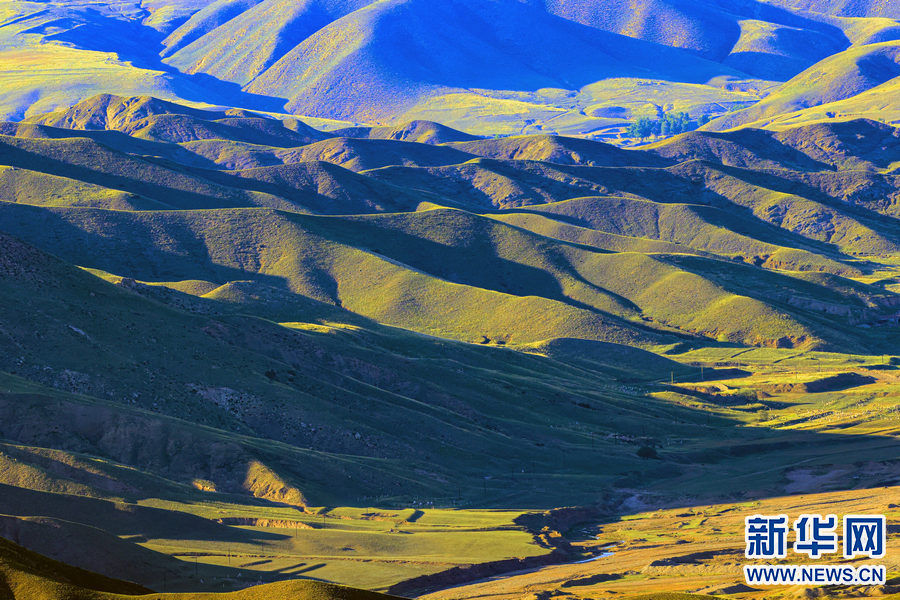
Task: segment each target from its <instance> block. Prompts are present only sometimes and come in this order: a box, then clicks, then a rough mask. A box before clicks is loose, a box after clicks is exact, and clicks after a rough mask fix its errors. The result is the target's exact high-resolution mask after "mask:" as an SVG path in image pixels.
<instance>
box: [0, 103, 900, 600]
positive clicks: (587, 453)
mask: <svg viewBox="0 0 900 600" xmlns="http://www.w3.org/2000/svg"><path fill="white" fill-rule="evenodd" d="M896 139H897V135H896V130H895V129H894V128H892V127H889V126H886V125H884V124H879V123H875V122H872V121H866V120H859V121H848V122H846V123H841V124H817V125H806V126H803V127H798V128H794V129H791V128H788V129H785V130H782V131H777V132H773V131H764V130H754V129H744V130H740V131H730V132H707V131H699V132H691V133H687V134H683V135H681V136H677V137H675V138H672V139H670V140H665V141H662V142H659V143H655V144H651V145H649V146H646V147H644V148H642V149H638V150H625V149H621V148H616V147H614V146H611V145H608V144H604V143H601V142H596V141H591V140H585V139H577V138H571V137H563V136H551V135H534V136H516V137H510V138H497V139H486V138H478V139H469V138H468V137H467V136H466V135H464V134H462V133H460V132H455V131H453V130H450V129H448V128H444V127H442V126H438V125H435V124H430V123H413V124H410V125H408V126H401V127H398V128H384V129H380V128H366V127H361V128H352V129H343V130H338V131H333V132H331V133H328V132H324V131H318V130H315V129H313V128H312V127H310V126H308V125H305V124H304V123H302V122H300V121H297V120H291V119H286V118H278V117H274V116H265V115H251V114H247V113H240V114H238V113H234V112H232V113H226V112H221V111H219V112H216V111H200V110H198V109H194V108H190V107H182V106H180V105H178V104H175V103H169V102H161V101H157V100H155V99H152V98H137V99H131V98H116V97H112V96H98V97H95V98H92V99H88V100H86V101H84V102H82V103H81V104H80V105H78V106H75V107H73V108H71V109H66V110H62V111H57V112H54V113H50V114H45V115H42V114H37V115H34V116H33V117H32V118H31V119H30V120H29V122H28V123H6V124H2V125H0V144H2V145H0V149H2V151H0V248H2V252H0V305H2V306H3V307H4V310H3V311H2V312H0V440H2V444H0V486H2V489H0V533H2V534H3V535H4V536H6V537H8V538H11V539H13V540H14V541H17V543H21V544H23V545H25V546H27V547H29V548H31V549H33V550H36V551H38V552H42V553H45V554H47V555H49V556H52V557H53V558H55V559H59V560H63V561H64V562H67V563H69V564H72V565H75V566H76V567H81V568H86V569H90V570H92V571H97V572H100V573H102V574H104V575H106V576H116V575H118V576H120V577H125V578H126V579H130V580H133V581H137V582H139V583H140V584H141V585H145V586H148V587H152V588H154V589H159V588H160V587H161V586H162V587H164V589H166V590H176V591H179V592H192V591H198V592H199V591H210V590H220V589H221V590H239V589H243V588H247V584H249V583H253V582H257V583H262V584H268V585H272V586H276V587H273V588H269V587H265V586H264V587H262V588H259V587H258V586H257V587H252V588H247V589H246V591H244V592H241V593H244V594H250V596H249V597H256V596H254V594H257V595H258V594H269V593H276V594H281V593H295V591H292V590H294V588H293V587H291V586H301V583H299V582H293V583H291V582H290V581H289V580H296V579H297V577H306V576H311V577H315V578H319V579H322V580H325V581H334V582H342V583H347V584H353V585H358V586H364V587H369V588H371V589H380V590H387V589H390V588H391V586H394V585H399V584H400V583H401V582H404V581H410V580H413V579H415V578H417V577H425V576H428V577H430V576H438V579H440V577H441V576H442V575H441V573H443V572H445V571H451V570H453V569H458V568H468V567H467V565H471V564H473V563H479V564H480V563H485V562H491V561H494V560H506V561H513V562H512V563H510V565H512V567H515V568H516V569H519V568H523V567H526V566H528V565H534V564H546V561H550V562H553V561H557V562H558V561H560V560H563V559H565V560H568V559H569V558H573V557H571V556H569V555H568V554H566V552H570V551H569V550H566V548H567V546H565V544H562V543H558V544H557V542H553V540H554V539H555V538H554V537H553V536H551V535H550V534H547V533H544V534H534V533H533V532H532V533H529V532H528V531H526V529H525V528H524V526H523V525H522V524H521V523H519V522H518V521H515V520H514V519H516V518H517V515H519V514H520V513H521V510H522V507H536V508H541V509H544V508H548V507H553V506H560V505H563V504H572V503H579V504H594V505H598V506H600V507H601V508H602V510H613V511H616V510H619V509H620V508H619V507H622V506H625V505H626V504H627V503H628V502H631V501H632V500H630V498H632V494H633V492H626V491H623V490H635V489H639V490H653V491H652V493H653V494H659V495H660V497H662V496H665V494H666V493H667V492H665V490H667V489H669V488H671V489H676V488H677V490H678V494H686V495H689V496H694V495H696V496H698V497H704V498H705V497H708V496H710V495H719V496H723V495H724V496H727V497H728V498H732V499H733V498H735V497H737V496H736V495H738V494H742V493H744V494H745V493H747V492H746V489H747V488H746V482H747V477H748V473H750V472H753V471H754V469H758V466H757V465H758V464H759V463H760V461H765V462H766V463H767V464H771V465H772V467H771V469H769V471H766V475H765V476H764V477H762V478H761V479H759V481H758V482H757V483H755V484H754V485H755V486H756V487H755V488H754V489H753V492H752V493H753V494H754V495H773V494H782V493H785V492H786V491H787V490H788V488H790V487H791V486H793V485H794V479H792V477H793V475H792V474H793V473H794V470H795V469H796V465H798V464H806V463H807V462H809V461H816V463H815V464H816V465H819V467H818V468H831V469H838V470H840V469H849V468H850V466H848V465H849V464H850V463H851V462H859V461H860V460H868V461H872V462H873V463H877V464H880V462H879V461H882V460H884V457H885V456H886V455H887V453H890V452H891V450H890V443H891V442H890V439H889V437H888V436H887V434H884V431H888V432H889V431H892V430H890V428H889V426H888V425H884V427H888V428H887V429H884V430H882V429H879V427H881V424H882V418H883V417H884V415H886V414H888V413H887V412H885V411H886V410H887V409H885V408H884V407H883V406H882V405H881V404H878V406H877V407H874V408H871V409H870V410H871V411H872V412H871V413H867V414H869V416H868V417H866V418H865V419H857V418H856V417H855V416H854V415H855V414H856V413H855V412H854V411H855V410H856V409H855V408H853V407H855V406H857V405H858V403H859V402H860V398H862V397H863V396H865V394H870V395H871V394H875V395H871V398H890V394H891V393H893V391H892V390H893V387H892V386H893V385H894V383H895V382H894V380H893V379H892V377H893V375H892V371H891V370H890V366H891V365H890V364H881V363H889V362H890V361H889V360H888V358H887V355H894V354H897V353H898V347H897V345H896V343H897V339H898V337H897V331H898V329H897V324H896V315H897V311H898V309H900V297H898V295H897V293H898V288H897V277H898V275H897V268H898V267H897V265H898V264H900V260H898V254H900V248H898V245H900V231H898V228H897V225H896V215H897V202H896V200H897V198H898V191H897V190H898V180H897V179H896V175H895V174H894V173H893V170H894V169H895V165H894V162H893V158H892V156H893V150H894V149H895V147H896ZM848 352H855V353H857V354H858V356H850V355H848V354H847V353H848ZM874 354H880V355H882V356H879V357H878V358H877V359H876V358H874V357H873V356H872V355H874ZM748 357H749V358H748ZM753 357H759V358H753ZM745 361H746V362H745ZM876 361H877V362H878V363H879V364H878V365H877V367H878V369H883V371H882V370H877V369H876V365H875V362H876ZM795 363H796V364H799V365H802V373H799V374H798V373H794V372H792V371H790V370H785V369H790V368H792V366H793V365H794V364H795ZM835 365H837V367H838V368H840V369H841V373H844V375H843V376H844V377H849V378H851V379H852V380H853V381H854V382H856V384H858V385H856V384H854V386H853V387H851V389H850V391H849V392H845V390H843V389H839V390H834V391H829V392H824V395H823V396H817V392H812V391H811V390H812V388H815V386H816V385H822V386H826V387H827V385H826V384H827V382H828V381H830V379H829V376H828V375H822V374H820V373H821V371H822V369H823V366H827V367H829V368H830V367H832V366H835ZM869 367H871V370H866V371H865V373H863V374H861V373H859V372H857V371H862V370H863V368H867V369H868V368H869ZM854 369H855V370H854ZM710 373H712V374H710ZM870 373H872V374H874V376H873V375H869V374H870ZM726 377H734V378H735V379H734V380H727V381H728V383H719V382H720V381H722V380H723V379H724V378H726ZM816 377H819V379H821V380H822V381H825V382H826V383H821V384H810V383H809V381H818V380H817V379H815V378H816ZM708 379H711V380H709V381H708ZM690 381H695V383H685V382H690ZM868 386H872V388H871V389H876V390H881V391H878V392H877V393H876V392H871V389H870V388H869V387H868ZM856 388H859V390H858V391H857V389H856ZM766 390H768V391H766ZM785 390H787V391H785ZM866 390H870V391H866ZM807 393H809V396H812V399H810V400H807V399H806V398H807V395H804V394H807ZM878 394H880V395H878ZM773 395H774V396H776V399H771V398H772V396H773ZM865 397H866V398H868V397H869V396H865ZM829 402H832V403H836V404H834V406H837V407H842V408H840V409H835V408H834V407H833V406H832V405H831V404H829ZM867 402H868V401H867ZM879 402H881V401H880V400H879ZM795 406H796V407H797V408H795ZM829 406H832V409H831V412H828V411H826V410H825V409H826V408H827V407H829ZM809 410H814V411H819V410H821V411H824V412H823V413H822V414H826V413H827V414H829V415H833V414H839V415H842V417H841V418H842V419H845V420H844V421H840V422H839V424H838V425H837V426H835V427H837V429H839V430H841V431H843V430H844V429H846V428H859V429H860V431H859V432H858V433H859V435H849V434H844V433H838V432H837V430H835V431H832V429H830V427H833V425H832V423H831V421H822V422H821V426H819V424H820V421H819V420H818V419H819V418H822V419H825V418H826V417H817V418H816V419H815V420H813V421H812V423H813V425H811V426H809V427H807V426H805V425H804V426H803V427H799V428H794V424H795V423H797V421H796V419H797V418H798V417H797V414H799V412H798V411H809ZM770 411H771V412H770ZM772 414H776V415H777V416H775V417H772V416H771V415H772ZM804 414H806V413H804ZM873 415H874V416H873ZM828 418H830V417H828ZM872 419H875V420H874V421H873V420H872ZM800 422H803V423H805V421H803V419H801V420H800ZM854 432H855V429H854ZM641 448H644V450H643V453H644V455H646V454H647V452H648V450H647V448H652V452H656V453H657V458H656V459H655V460H654V459H650V458H642V455H640V454H639V450H640V449H641ZM825 449H827V451H826V450H825ZM486 457H487V458H486ZM861 457H862V458H861ZM879 468H880V467H878V468H875V467H873V468H872V470H871V472H869V471H866V475H865V479H864V481H865V482H866V483H867V484H868V483H871V482H873V481H876V480H878V478H879V477H882V471H880V470H878V469H879ZM710 478H712V480H714V481H715V482H716V484H715V486H714V489H712V488H711V486H710V483H709V482H710V480H711V479H710ZM667 486H668V487H667ZM666 497H669V496H666ZM347 505H352V506H356V507H357V508H346V507H347ZM367 505H375V506H378V507H382V508H378V509H364V508H359V507H363V506H367ZM341 506H344V508H338V507H341ZM383 507H390V508H389V509H390V510H392V511H393V510H395V509H396V511H406V510H408V511H410V512H409V515H408V516H406V517H402V518H401V516H399V515H400V513H399V512H396V511H395V512H393V513H391V514H392V515H394V516H392V517H390V518H387V517H382V516H380V515H381V511H382V510H388V508H383ZM414 507H417V508H414ZM435 507H437V508H435ZM474 507H479V508H484V507H490V508H492V509H493V508H496V509H516V510H518V511H519V512H515V511H513V512H512V513H509V512H506V511H496V512H490V511H489V512H488V513H485V514H481V513H478V512H477V511H475V512H473V511H472V509H473V508H474ZM601 508H597V509H596V510H601ZM460 509H463V510H460ZM419 510H421V511H422V512H423V514H422V515H419V514H418V513H417V512H416V511H419ZM425 511H432V512H425ZM404 514H405V513H404ZM420 519H424V521H423V522H421V523H420V521H419V520H420ZM461 523H464V524H461ZM291 532H292V535H291ZM558 535H562V534H558ZM548 540H549V541H548ZM79 541H80V542H86V541H89V542H90V543H91V544H93V545H94V546H97V547H101V548H105V550H104V551H102V552H101V551H95V552H81V551H80V550H79V546H78V542H79ZM555 544H556V545H555ZM238 557H240V559H238ZM398 557H400V558H398ZM573 560H574V558H573ZM232 561H234V564H232ZM398 561H399V562H398ZM519 561H524V562H519ZM476 571H477V569H476ZM473 572H475V571H473ZM17 573H18V572H17ZM29 577H31V578H30V579H29ZM36 577H37V576H36ZM40 577H44V575H40V574H39V578H38V579H34V578H33V577H32V576H31V575H29V576H28V577H24V576H20V575H19V574H16V575H15V576H14V577H12V579H10V581H14V582H16V583H15V585H16V586H20V587H17V588H16V589H22V590H25V589H28V590H31V589H34V586H37V588H39V589H40V590H43V591H41V592H40V593H56V592H57V591H59V593H61V594H63V593H68V594H70V597H71V594H76V595H75V596H74V597H78V596H77V594H81V593H82V592H81V591H78V589H76V588H75V587H66V586H69V585H70V584H71V585H74V584H73V581H74V580H73V581H69V580H68V579H66V580H65V581H63V582H62V583H59V582H57V583H46V582H45V581H44V579H40ZM50 579H52V578H50ZM53 581H56V580H53ZM36 582H43V583H36ZM75 583H76V584H77V582H75ZM302 585H307V584H302ZM309 585H312V584H309ZM60 586H62V587H60ZM79 589H80V588H79ZM298 589H300V591H297V592H296V593H298V594H300V595H302V594H303V593H306V592H304V591H303V589H305V588H298ZM317 589H318V588H317ZM329 589H331V588H329ZM47 590H50V591H49V592H47ZM60 590H61V591H60ZM272 590H274V592H272ZM17 593H19V594H20V595H21V594H23V593H26V592H24V591H22V592H17ZM27 593H31V592H30V591H29V592H27ZM84 593H86V594H89V595H90V594H94V597H97V594H98V593H99V592H91V591H87V592H84ZM236 593H237V592H236ZM310 593H312V592H310ZM315 593H316V594H319V593H326V592H321V591H315ZM327 593H329V594H330V593H332V592H331V591H329V592H327ZM334 593H337V592H334ZM36 597H49V598H53V597H54V596H36ZM185 597H188V596H185ZM261 597H262V596H261Z"/></svg>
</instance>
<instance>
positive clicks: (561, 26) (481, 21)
mask: <svg viewBox="0 0 900 600" xmlns="http://www.w3.org/2000/svg"><path fill="white" fill-rule="evenodd" d="M435 11H437V12H435ZM521 31H529V32H530V35H531V36H532V38H531V39H529V40H528V42H527V43H524V41H523V42H519V41H516V40H517V34H518V32H521ZM486 32H489V34H488V35H486V34H485V33H486ZM210 35H212V36H217V35H218V34H217V33H216V32H215V31H214V32H212V34H210ZM222 39H223V40H224V39H227V37H223V38H222ZM220 45H223V44H221V43H220ZM223 46H224V45H223ZM659 54H662V55H663V56H664V57H665V59H666V60H664V61H661V60H659V59H658V58H653V57H652V56H651V55H655V56H658V55H659ZM312 57H315V58H314V59H312ZM173 58H174V57H173ZM475 64H477V65H479V66H478V68H474V67H473V65H475ZM485 65H488V66H489V67H488V68H484V67H485ZM663 65H664V66H663ZM660 71H665V75H666V76H667V77H675V78H676V79H680V80H687V81H695V82H704V81H706V80H708V79H710V78H712V77H714V76H716V75H721V74H734V73H736V72H735V71H733V70H731V69H729V68H727V67H722V66H720V65H716V64H714V63H709V62H706V61H704V60H702V59H699V58H697V57H695V56H693V55H690V54H688V53H684V52H680V51H678V50H676V49H669V48H666V47H661V46H653V45H650V44H647V43H645V42H642V41H639V40H631V39H629V38H625V37H622V36H616V35H613V34H608V33H601V34H599V35H598V33H597V32H596V30H592V29H590V28H586V27H583V26H580V25H577V24H575V23H573V22H571V21H566V20H562V19H557V18H554V17H552V16H550V15H548V14H547V13H546V12H544V11H543V10H541V9H539V8H537V7H531V6H528V5H526V4H522V3H519V2H511V1H507V0H504V1H502V2H497V3H481V2H470V1H467V0H466V1H462V0H460V1H457V2H454V3H451V4H442V5H439V6H435V5H434V4H433V3H430V2H423V1H418V0H415V1H411V2H410V1H407V2H399V1H391V2H382V3H376V4H371V5H369V6H367V7H365V8H362V9H360V10H357V11H355V12H353V13H350V14H348V15H347V16H345V17H343V18H341V19H338V20H336V21H334V22H332V23H330V24H328V25H326V26H325V27H323V28H322V29H320V30H318V31H317V32H316V33H315V34H313V35H311V36H309V37H308V38H306V39H304V40H302V41H300V42H299V43H298V45H296V46H295V47H294V48H292V49H291V50H289V51H288V52H286V53H285V54H284V55H283V56H282V57H281V58H280V59H279V60H278V61H277V62H275V63H274V64H273V65H272V66H271V67H269V68H268V69H267V70H266V71H264V72H263V73H261V74H260V75H258V76H257V77H256V78H255V79H254V80H253V81H252V82H251V83H250V84H249V85H248V86H247V87H246V89H247V90H248V91H250V92H254V93H269V94H273V95H276V96H281V97H285V98H288V104H287V107H288V108H289V109H290V110H292V111H295V112H297V113H299V114H311V115H313V116H322V117H325V116H327V117H331V118H352V119H356V120H363V119H366V118H384V117H387V116H388V115H389V114H397V113H398V112H400V111H403V110H404V108H405V109H406V110H408V109H409V108H412V106H414V105H415V104H416V103H418V102H419V101H421V100H423V99H424V98H426V97H428V96H433V95H436V94H441V93H446V92H447V91H451V90H460V89H466V88H487V89H511V90H537V89H539V88H545V87H562V88H566V89H573V88H577V87H581V86H583V85H586V84H588V83H593V82H594V81H597V80H599V79H602V78H604V77H609V76H612V75H617V76H628V75H630V76H652V75H653V74H657V73H659V72H660ZM352 87H365V88H366V89H367V90H368V92H367V94H366V95H365V96H364V97H363V96H359V95H355V94H352V93H350V92H349V88H352ZM388 103H390V104H392V105H393V107H392V108H391V109H390V110H387V109H386V107H387V104H388Z"/></svg>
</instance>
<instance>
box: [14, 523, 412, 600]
mask: <svg viewBox="0 0 900 600" xmlns="http://www.w3.org/2000/svg"><path fill="white" fill-rule="evenodd" d="M0 574H2V577H3V583H2V588H0V589H2V590H3V591H4V593H8V594H11V596H10V597H12V598H23V599H26V600H61V599H63V598H66V599H72V600H82V599H84V600H88V599H91V600H106V599H109V600H112V599H113V598H115V599H123V598H137V597H145V595H146V594H148V593H152V592H151V590H148V589H147V588H144V587H141V586H139V585H136V584H132V583H127V582H125V581H119V580H116V579H110V578H108V577H104V576H102V575H98V574H96V573H92V572H90V571H85V570H82V569H78V568H74V567H71V566H68V565H66V564H63V563H60V562H57V561H55V560H51V559H49V558H46V557H44V556H41V555H40V554H37V553H35V552H31V551H29V550H26V549H25V548H23V547H21V546H19V545H17V544H14V543H12V542H9V541H7V540H4V539H2V538H0ZM167 597H168V598H177V599H179V600H203V599H206V598H228V599H234V600H254V599H256V598H272V597H291V598H297V599H300V600H376V599H379V598H383V599H386V598H394V597H395V596H388V595H384V594H376V593H374V592H368V591H365V590H359V589H352V588H346V587H342V586H338V585H331V584H327V583H322V582H319V581H311V580H305V579H304V580H295V581H289V582H283V583H273V584H268V585H264V586H257V587H250V588H247V589H244V590H241V591H239V592H233V593H230V594H221V593H219V594H216V593H185V594H169V595H167Z"/></svg>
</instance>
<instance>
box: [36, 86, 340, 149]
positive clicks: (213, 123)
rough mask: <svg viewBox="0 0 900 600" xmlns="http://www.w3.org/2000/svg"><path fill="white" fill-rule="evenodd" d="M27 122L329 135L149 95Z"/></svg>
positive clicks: (201, 133)
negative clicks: (194, 106)
mask: <svg viewBox="0 0 900 600" xmlns="http://www.w3.org/2000/svg"><path fill="white" fill-rule="evenodd" d="M25 122H26V123H39V124H42V125H48V126H51V127H57V128H66V129H84V130H104V129H107V130H114V131H121V132H122V133H125V134H127V135H130V136H133V137H136V138H140V139H149V140H154V141H161V142H174V143H183V142H190V141H195V140H218V139H227V140H231V141H234V142H244V143H251V144H262V145H269V146H276V147H294V146H301V145H303V144H309V143H311V142H315V141H319V140H322V139H325V138H326V137H329V136H328V134H325V133H323V132H320V131H317V130H315V129H313V128H312V127H308V126H306V125H304V124H303V123H299V124H298V122H296V121H294V122H293V128H292V129H289V128H288V127H287V126H286V123H283V122H282V121H278V120H276V119H271V118H263V117H261V116H259V115H255V114H253V113H250V112H247V111H240V110H228V111H210V110H199V109H193V108H189V107H186V106H183V105H179V104H174V103H172V102H167V101H165V100H159V99H157V98H153V97H150V96H140V97H122V96H115V95H112V94H100V95H98V96H94V97H91V98H88V99H86V100H84V101H82V102H79V103H78V104H76V105H74V106H72V107H71V108H68V109H62V110H59V111H56V112H51V113H47V114H40V115H34V116H32V117H31V118H29V119H26V120H25Z"/></svg>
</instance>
